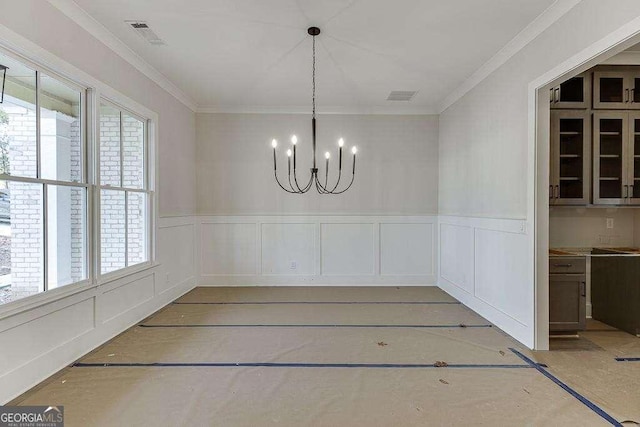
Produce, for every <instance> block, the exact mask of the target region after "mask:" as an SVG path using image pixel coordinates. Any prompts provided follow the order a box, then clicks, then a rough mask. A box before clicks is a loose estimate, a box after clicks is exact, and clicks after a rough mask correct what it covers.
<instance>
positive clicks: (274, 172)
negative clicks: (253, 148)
mask: <svg viewBox="0 0 640 427" xmlns="http://www.w3.org/2000/svg"><path fill="white" fill-rule="evenodd" d="M273 176H275V177H276V182H277V183H278V185H279V186H280V188H282V189H283V190H284V191H286V192H287V193H292V194H295V193H296V192H295V191H291V190H288V189H287V188H285V187H284V186H283V185H282V184H281V183H280V180H279V179H278V173H277V172H276V171H275V170H274V171H273Z"/></svg>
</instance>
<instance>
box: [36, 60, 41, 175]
mask: <svg viewBox="0 0 640 427" xmlns="http://www.w3.org/2000/svg"><path fill="white" fill-rule="evenodd" d="M41 129H42V125H41V123H40V71H37V70H36V178H41V177H42V166H41V163H42V162H41V160H42V146H41V144H42V138H41V136H40V134H41Z"/></svg>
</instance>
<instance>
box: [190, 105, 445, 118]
mask: <svg viewBox="0 0 640 427" xmlns="http://www.w3.org/2000/svg"><path fill="white" fill-rule="evenodd" d="M196 112H197V113H201V114H225V113H226V114H311V107H310V106H308V105H305V106H294V105H292V106H270V105H255V106H243V105H239V106H234V105H214V106H208V107H207V106H201V107H198V108H197V110H196ZM317 113H318V114H353V115H397V116H429V115H437V114H438V110H437V109H436V108H431V107H407V106H388V107H382V106H371V107H364V106H360V107H344V106H342V107H341V106H322V107H321V108H318V109H317Z"/></svg>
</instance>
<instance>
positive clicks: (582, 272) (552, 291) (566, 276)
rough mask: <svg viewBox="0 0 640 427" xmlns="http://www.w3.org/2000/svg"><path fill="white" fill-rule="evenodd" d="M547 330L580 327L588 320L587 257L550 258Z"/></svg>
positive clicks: (576, 329) (582, 327)
mask: <svg viewBox="0 0 640 427" xmlns="http://www.w3.org/2000/svg"><path fill="white" fill-rule="evenodd" d="M549 272H550V274H549V331H551V332H556V331H567V332H569V331H581V330H584V329H585V328H586V322H587V312H586V310H587V294H586V260H585V258H583V257H577V258H567V257H558V258H556V257H551V258H550V259H549Z"/></svg>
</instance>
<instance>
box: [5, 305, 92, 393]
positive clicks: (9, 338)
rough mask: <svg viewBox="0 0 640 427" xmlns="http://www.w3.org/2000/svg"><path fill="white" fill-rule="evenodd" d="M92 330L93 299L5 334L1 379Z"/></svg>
mask: <svg viewBox="0 0 640 427" xmlns="http://www.w3.org/2000/svg"><path fill="white" fill-rule="evenodd" d="M91 329H93V298H88V299H85V300H84V301H80V302H78V303H76V304H73V305H70V306H68V307H65V308H64V309H63V310H58V311H54V312H51V313H48V314H46V315H44V316H41V317H38V318H35V319H33V320H31V321H30V322H27V323H25V324H23V325H20V326H19V327H16V328H12V329H9V330H7V331H5V332H3V333H2V334H0V348H1V349H2V351H0V378H2V376H3V375H4V374H7V373H8V372H9V371H10V370H11V368H15V367H18V366H21V365H24V364H27V363H28V362H29V361H30V360H33V359H34V358H36V357H38V356H39V355H40V354H42V353H44V352H47V351H49V350H50V349H51V348H54V347H58V346H61V345H63V344H65V343H68V342H69V341H72V340H73V339H74V338H76V337H78V336H79V335H82V334H83V333H85V332H88V331H90V330H91ZM26 331H29V334H26V333H25V332H26ZM0 383H1V380H0Z"/></svg>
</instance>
